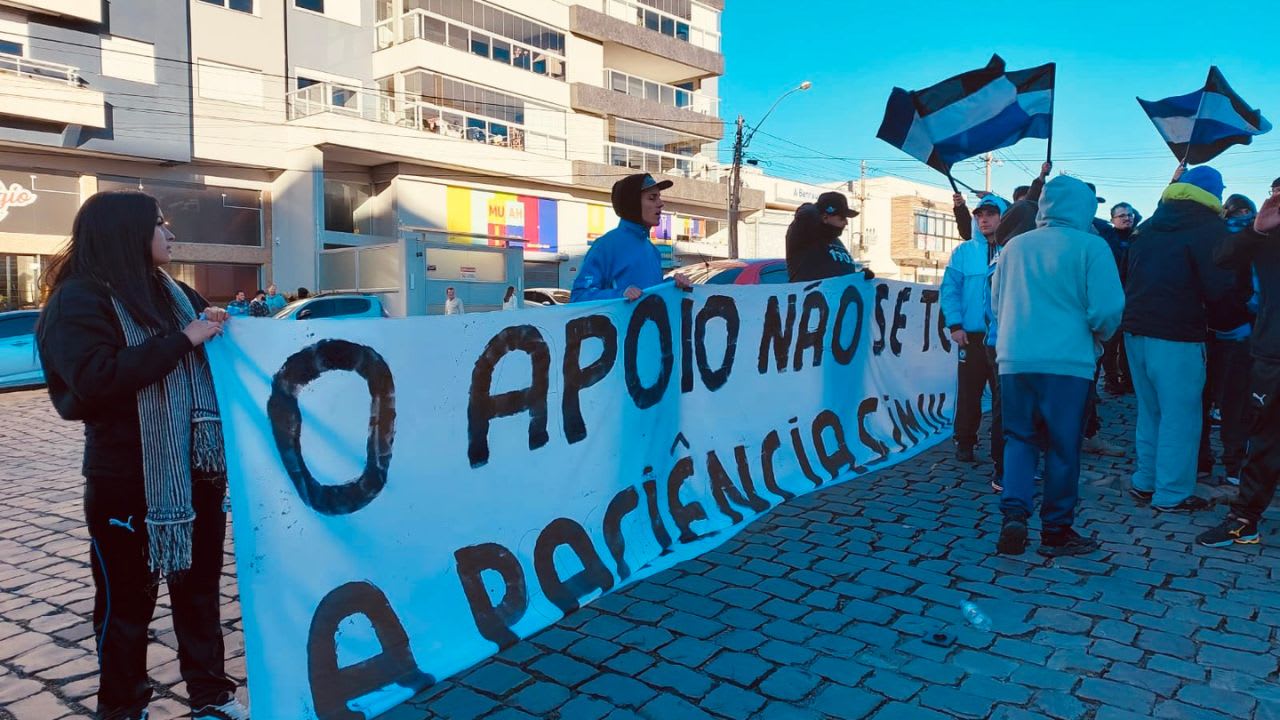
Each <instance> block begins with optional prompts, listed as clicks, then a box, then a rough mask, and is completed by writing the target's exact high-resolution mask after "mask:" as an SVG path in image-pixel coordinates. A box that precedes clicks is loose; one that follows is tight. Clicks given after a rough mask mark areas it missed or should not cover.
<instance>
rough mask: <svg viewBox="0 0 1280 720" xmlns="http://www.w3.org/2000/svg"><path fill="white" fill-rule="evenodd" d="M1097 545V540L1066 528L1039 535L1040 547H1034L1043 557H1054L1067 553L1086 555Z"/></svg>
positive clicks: (1094, 549) (1093, 550)
mask: <svg viewBox="0 0 1280 720" xmlns="http://www.w3.org/2000/svg"><path fill="white" fill-rule="evenodd" d="M1099 547H1100V546H1099V545H1098V541H1097V540H1094V539H1093V538H1091V537H1085V536H1083V535H1081V534H1080V533H1078V532H1076V531H1075V530H1072V529H1071V528H1067V529H1066V530H1060V531H1058V532H1054V533H1045V534H1044V535H1041V536H1040V547H1039V548H1036V552H1037V553H1040V554H1041V555H1043V556H1045V557H1048V558H1054V557H1064V556H1067V555H1088V554H1089V553H1091V552H1095V551H1096V550H1098V548H1099Z"/></svg>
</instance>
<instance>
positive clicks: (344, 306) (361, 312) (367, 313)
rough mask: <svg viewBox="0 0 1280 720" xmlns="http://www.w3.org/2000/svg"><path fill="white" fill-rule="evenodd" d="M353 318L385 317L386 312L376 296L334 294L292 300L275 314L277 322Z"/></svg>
mask: <svg viewBox="0 0 1280 720" xmlns="http://www.w3.org/2000/svg"><path fill="white" fill-rule="evenodd" d="M353 317H387V310H386V308H384V307H383V306H382V300H380V299H378V296H376V295H359V294H354V293H334V294H332V295H313V296H311V297H309V298H303V299H302V300H294V301H293V302H291V303H289V304H288V305H285V306H284V307H283V308H281V309H280V311H279V312H277V313H276V314H275V318H276V319H277V320H319V319H321V318H353Z"/></svg>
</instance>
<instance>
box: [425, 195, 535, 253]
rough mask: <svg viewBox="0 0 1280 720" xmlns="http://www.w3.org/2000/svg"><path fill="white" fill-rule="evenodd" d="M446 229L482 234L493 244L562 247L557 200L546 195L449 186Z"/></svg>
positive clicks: (461, 233)
mask: <svg viewBox="0 0 1280 720" xmlns="http://www.w3.org/2000/svg"><path fill="white" fill-rule="evenodd" d="M445 223H446V229H447V230H448V231H449V233H450V235H466V236H470V237H469V238H467V239H466V240H461V241H462V242H468V243H469V242H471V240H472V239H473V238H478V237H483V238H486V239H487V240H486V242H487V244H488V245H491V246H495V247H496V246H502V245H510V246H514V247H524V249H525V250H538V251H543V252H556V249H557V248H558V247H559V242H558V238H557V235H558V231H559V224H558V221H557V213H556V201H555V200H547V199H546V198H537V197H530V196H528V195H514V194H511V193H495V192H486V191H484V190H472V189H471V188H460V187H450V188H448V195H447V214H446V218H445Z"/></svg>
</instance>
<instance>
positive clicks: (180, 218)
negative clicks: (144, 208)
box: [98, 176, 262, 247]
mask: <svg viewBox="0 0 1280 720" xmlns="http://www.w3.org/2000/svg"><path fill="white" fill-rule="evenodd" d="M98 189H99V190H101V191H106V190H141V191H142V192H145V193H147V194H148V195H151V196H153V197H155V198H156V200H158V201H159V202H160V210H161V211H162V212H163V213H164V217H165V219H166V220H168V221H169V229H170V230H172V231H173V234H174V235H175V236H177V238H176V239H177V241H178V242H184V243H201V244H213V245H241V246H252V247H260V246H261V245H262V192H261V191H259V190H243V189H241V188H230V187H216V186H213V185H192V184H185V183H174V182H165V181H159V180H141V179H138V178H123V177H110V176H102V177H100V178H99V179H98Z"/></svg>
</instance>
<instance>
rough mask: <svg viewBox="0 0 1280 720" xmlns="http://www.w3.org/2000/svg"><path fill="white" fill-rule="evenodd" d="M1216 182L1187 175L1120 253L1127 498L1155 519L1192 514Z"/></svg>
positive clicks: (1217, 228) (1218, 288) (1222, 280)
mask: <svg viewBox="0 0 1280 720" xmlns="http://www.w3.org/2000/svg"><path fill="white" fill-rule="evenodd" d="M1222 187H1223V186H1222V175H1221V174H1219V173H1218V171H1216V170H1214V169H1213V168H1210V167H1208V166H1200V167H1197V168H1194V169H1192V170H1188V171H1187V172H1186V174H1184V175H1183V176H1182V177H1181V180H1180V182H1175V183H1173V184H1171V185H1169V187H1168V188H1166V189H1165V191H1164V194H1163V195H1162V197H1161V203H1160V207H1159V208H1157V209H1156V211H1155V213H1154V214H1153V215H1152V217H1151V219H1150V220H1148V221H1146V222H1145V223H1143V224H1142V225H1141V227H1139V228H1138V233H1137V235H1136V239H1135V240H1134V241H1133V243H1132V244H1131V245H1130V246H1129V270H1128V278H1127V282H1126V283H1125V288H1124V289H1125V309H1124V322H1123V324H1122V326H1121V327H1122V329H1123V330H1124V333H1125V338H1124V342H1125V348H1126V349H1127V350H1128V352H1129V368H1130V371H1131V372H1132V374H1133V386H1134V390H1135V392H1136V394H1137V396H1138V429H1137V442H1136V449H1137V456H1138V457H1137V468H1136V470H1135V472H1134V474H1133V485H1132V487H1131V488H1130V491H1129V492H1130V494H1132V495H1133V496H1134V497H1135V498H1137V499H1138V500H1139V501H1140V502H1144V503H1145V502H1150V503H1151V505H1152V508H1153V509H1155V510H1157V511H1166V512H1167V511H1180V512H1192V511H1196V510H1203V509H1205V508H1206V507H1208V505H1209V504H1208V503H1207V502H1206V501H1205V500H1204V499H1203V498H1200V497H1197V496H1196V494H1195V487H1196V456H1197V454H1198V450H1199V446H1200V442H1199V441H1200V424H1201V422H1202V417H1201V413H1202V397H1201V396H1202V392H1203V390H1204V381H1205V336H1206V333H1207V332H1208V321H1207V317H1206V312H1205V307H1206V305H1210V304H1212V303H1214V302H1217V301H1218V300H1219V299H1220V298H1221V297H1222V296H1223V295H1225V294H1226V292H1227V291H1228V290H1229V288H1230V286H1231V276H1230V273H1228V272H1226V271H1224V270H1221V269H1219V268H1218V267H1216V266H1215V265H1214V262H1213V253H1214V248H1215V247H1216V246H1217V245H1218V243H1220V242H1222V241H1223V240H1224V239H1225V238H1226V237H1228V236H1229V232H1228V231H1227V225H1226V223H1225V222H1224V221H1223V219H1222V217H1221V212H1222Z"/></svg>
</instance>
